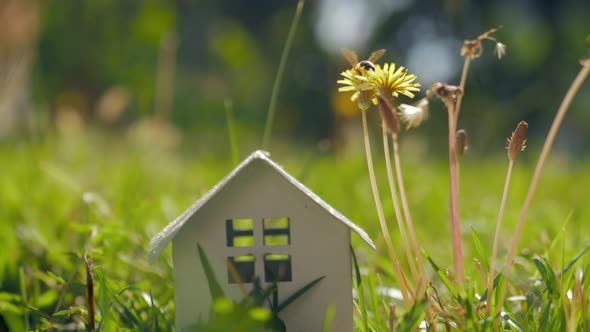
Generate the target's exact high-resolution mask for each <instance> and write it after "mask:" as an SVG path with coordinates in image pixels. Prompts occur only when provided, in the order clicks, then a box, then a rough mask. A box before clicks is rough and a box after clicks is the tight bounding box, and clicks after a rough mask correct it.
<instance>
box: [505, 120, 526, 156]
mask: <svg viewBox="0 0 590 332" xmlns="http://www.w3.org/2000/svg"><path fill="white" fill-rule="evenodd" d="M528 128H529V124H528V123H526V122H525V121H520V123H519V124H518V126H516V129H515V130H514V131H513V132H512V136H510V137H509V138H508V139H507V140H506V149H507V150H508V159H510V160H516V158H518V155H519V154H520V152H522V151H524V149H525V148H526V132H527V129H528Z"/></svg>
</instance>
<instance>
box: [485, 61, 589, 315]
mask: <svg viewBox="0 0 590 332" xmlns="http://www.w3.org/2000/svg"><path fill="white" fill-rule="evenodd" d="M588 74H590V59H585V60H584V61H583V62H582V69H580V72H579V73H578V75H577V76H576V78H575V79H574V81H573V82H572V85H571V86H570V87H569V89H568V90H567V92H566V94H565V97H564V98H563V101H562V102H561V105H560V106H559V109H558V110H557V114H556V115H555V118H554V119H553V123H552V124H551V128H550V129H549V133H548V134H547V138H546V139H545V144H543V149H542V150H541V154H540V156H539V160H538V161H537V165H536V166H535V171H534V173H533V178H532V180H531V183H530V185H529V189H528V191H527V195H526V198H525V200H524V203H523V205H522V208H521V210H520V215H519V217H518V224H517V225H516V229H515V231H514V236H513V238H512V243H511V244H510V249H509V251H508V257H507V258H506V264H505V265H504V276H505V279H506V281H505V282H504V285H503V286H502V289H501V292H500V300H499V301H498V306H497V308H496V313H497V314H499V313H500V311H501V310H502V307H503V306H504V297H505V296H506V290H507V288H508V280H509V278H510V271H511V269H512V263H513V261H514V256H515V255H516V249H517V247H518V241H519V239H520V234H521V232H522V228H523V226H524V222H525V221H526V217H527V214H528V211H529V207H530V205H531V202H532V200H533V196H534V195H535V192H536V190H537V185H538V183H539V179H540V177H541V173H542V171H543V166H544V165H545V161H546V160H547V157H548V156H549V152H551V148H552V146H553V142H554V141H555V137H556V136H557V133H558V131H559V127H560V126H561V122H562V121H563V118H564V117H565V115H566V113H567V110H568V109H569V107H570V105H571V104H572V101H573V100H574V97H575V96H576V94H577V93H578V91H579V90H580V88H581V86H582V84H583V83H584V81H585V80H586V78H587V77H588Z"/></svg>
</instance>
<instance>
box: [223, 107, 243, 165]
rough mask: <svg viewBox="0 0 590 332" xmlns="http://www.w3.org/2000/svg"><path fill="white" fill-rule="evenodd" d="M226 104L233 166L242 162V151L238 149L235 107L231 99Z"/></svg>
mask: <svg viewBox="0 0 590 332" xmlns="http://www.w3.org/2000/svg"><path fill="white" fill-rule="evenodd" d="M223 105H224V106H225V119H226V121H227V134H228V136H229V148H230V153H231V162H232V166H233V167H236V166H238V163H239V162H240V153H239V151H238V141H237V137H236V136H237V135H236V125H235V124H236V121H235V117H234V108H233V104H232V102H231V100H230V99H226V100H225V102H224V103H223Z"/></svg>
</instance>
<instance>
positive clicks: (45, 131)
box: [0, 0, 590, 331]
mask: <svg viewBox="0 0 590 332" xmlns="http://www.w3.org/2000/svg"><path fill="white" fill-rule="evenodd" d="M295 6H296V1H295V0H291V1H238V0H225V1H189V0H176V1H156V0H146V1H139V0H137V1H117V0H101V1H80V0H62V1H49V0H45V1H41V0H0V165H1V166H0V170H1V171H0V243H2V249H3V250H2V252H0V295H2V296H0V331H4V330H14V331H21V330H24V329H25V327H26V326H25V325H26V324H27V323H29V324H30V326H31V327H39V326H42V325H43V320H42V318H43V317H44V316H43V314H42V313H45V314H48V315H52V314H54V313H56V312H58V310H59V309H62V308H68V307H75V306H79V307H81V308H83V307H84V289H85V279H84V274H83V267H82V263H81V262H82V256H83V254H84V253H85V252H87V251H88V252H89V254H90V256H91V257H93V258H94V260H95V266H96V267H97V268H96V270H97V276H98V277H97V278H98V279H99V280H101V282H102V280H105V279H106V280H108V282H109V284H108V286H109V287H108V288H109V289H110V290H112V291H113V292H114V293H115V294H116V293H117V292H118V291H120V290H121V289H127V288H126V287H128V286H131V288H130V290H129V292H126V293H125V294H124V298H123V296H121V297H122V299H121V300H120V301H122V302H121V303H123V304H121V305H119V306H114V307H113V309H112V313H115V312H116V311H117V310H123V309H121V308H124V307H125V306H128V307H133V308H135V309H137V308H139V309H137V311H138V312H139V313H138V315H141V314H145V312H144V311H148V310H151V309H146V308H144V307H143V306H142V305H144V304H145V303H144V302H145V301H146V300H145V299H146V298H147V299H150V298H151V296H152V294H153V297H154V298H155V299H156V301H157V302H159V305H160V307H161V309H162V317H164V320H162V321H161V322H166V324H169V325H170V326H172V325H173V313H174V307H173V288H172V287H170V285H171V284H172V283H173V280H172V278H173V276H172V270H171V269H172V268H171V260H170V256H169V254H166V255H164V258H162V259H160V260H159V261H158V262H157V263H156V264H155V265H154V266H149V265H148V264H147V254H146V251H147V246H148V243H149V240H150V238H151V237H152V236H153V235H155V234H156V233H157V232H158V231H159V230H161V229H162V228H163V227H164V226H165V225H166V224H167V223H168V222H169V221H170V220H173V219H174V218H175V217H176V216H178V215H179V214H180V213H181V212H182V211H183V210H184V209H185V208H186V207H187V206H189V205H190V204H191V203H192V202H194V201H195V200H196V199H198V198H199V197H200V196H201V195H202V194H203V193H205V192H206V191H207V190H208V189H209V188H211V186H213V185H214V184H215V183H216V182H217V181H219V179H220V178H222V177H223V176H224V175H225V174H227V172H228V171H229V170H230V169H231V167H232V166H233V162H232V161H231V153H230V144H229V138H228V128H227V119H226V112H225V107H224V105H225V104H226V101H231V103H232V105H233V114H234V116H235V125H236V136H237V141H238V148H239V152H240V157H242V158H243V157H245V156H246V155H248V154H249V153H250V152H252V151H253V150H255V149H259V148H260V147H261V142H262V133H263V126H264V122H265V120H266V115H267V109H268V104H269V99H270V94H271V89H272V85H273V81H274V77H275V73H276V70H277V67H278V62H279V59H280V56H281V52H282V49H283V46H284V43H285V40H286V38H287V34H288V31H289V27H290V24H291V20H292V18H293V15H294V12H295ZM589 14H590V2H588V1H581V0H580V1H573V0H572V1H533V0H529V1H525V0H521V1H508V0H504V1H461V0H444V1H417V0H399V1H386V0H368V1H361V0H315V1H307V2H306V3H305V7H304V9H303V15H302V17H301V21H300V23H299V28H298V30H297V32H296V35H295V39H294V44H293V46H292V49H291V53H290V56H289V58H288V62H287V67H286V71H285V73H284V77H283V82H282V88H281V90H280V92H279V99H278V107H277V116H276V121H275V126H274V130H273V138H272V142H271V144H270V148H269V150H270V151H271V152H272V157H273V159H274V160H276V161H278V162H279V163H280V164H281V165H284V167H285V169H286V170H287V171H288V172H290V173H291V174H293V175H294V176H295V177H297V178H298V179H300V180H301V181H302V182H303V183H305V184H306V185H308V186H309V187H310V188H311V189H312V190H314V192H316V193H317V194H318V195H319V196H321V197H322V198H324V199H325V200H326V201H328V202H330V204H332V205H333V206H334V207H335V208H337V209H338V210H340V211H341V212H342V213H343V214H344V215H346V216H348V217H349V218H350V219H351V220H354V221H355V222H357V223H359V225H361V226H362V227H363V228H364V229H366V230H367V232H368V233H369V234H370V236H371V237H372V238H374V239H375V240H376V241H377V242H378V243H380V242H379V241H380V240H379V232H380V230H379V226H378V223H377V216H376V212H375V210H374V208H373V202H372V197H371V194H370V187H369V182H368V176H367V171H366V162H365V160H364V152H363V151H362V138H361V131H360V119H359V117H360V116H359V114H358V113H357V111H356V110H355V105H354V104H353V103H350V102H349V100H348V98H349V96H348V95H346V94H339V93H338V92H337V88H338V87H337V84H336V80H338V79H339V74H340V72H341V71H343V70H345V69H347V68H348V66H349V65H348V64H347V63H346V62H345V61H344V60H343V59H342V58H341V56H340V54H339V50H340V48H342V47H347V48H351V49H354V50H356V51H357V52H358V53H359V55H361V56H366V55H368V54H369V53H370V52H371V51H373V50H375V49H379V48H386V49H387V50H388V52H387V54H386V55H385V56H384V58H383V60H382V61H387V62H396V63H397V64H399V65H403V66H406V67H407V68H408V69H409V70H410V72H412V73H414V74H416V75H417V76H418V81H420V82H421V83H422V86H423V87H424V89H425V88H426V87H428V86H429V85H430V84H431V83H433V82H437V81H442V82H447V83H450V84H458V83H459V78H460V74H461V70H462V66H463V59H462V57H461V56H460V55H459V51H460V49H461V45H462V42H463V40H464V39H473V38H475V37H477V36H478V35H479V34H480V33H482V32H484V31H486V30H488V29H490V28H493V27H496V26H499V25H502V26H503V28H502V30H500V31H499V32H498V33H497V34H496V35H495V37H496V38H497V39H498V40H499V41H501V42H503V43H505V44H506V45H507V55H506V57H505V58H503V59H502V60H498V59H497V58H495V57H494V55H493V49H494V44H493V43H487V42H484V54H483V56H482V57H481V58H478V59H476V60H475V61H473V62H472V65H471V70H470V73H469V77H468V80H467V86H466V95H465V98H464V102H463V107H462V111H461V119H460V121H459V127H460V128H465V129H467V131H468V133H469V141H470V149H469V151H468V154H467V155H466V156H465V157H464V158H463V159H462V163H461V179H462V182H461V196H462V197H461V209H462V210H461V217H462V222H463V224H462V227H463V228H462V235H463V241H464V243H465V251H466V255H465V256H466V262H467V261H469V262H471V258H472V257H473V252H474V250H473V248H472V245H471V243H472V240H471V227H473V228H474V229H475V230H476V231H477V232H478V233H479V234H480V237H481V239H482V242H483V243H484V246H485V247H486V248H488V251H489V248H490V247H491V241H492V238H493V231H494V227H495V224H494V222H495V220H496V218H497V210H498V206H499V200H500V193H501V190H502V184H503V176H504V172H505V163H506V157H505V155H504V153H505V149H504V144H505V139H506V137H507V136H508V135H509V134H510V132H511V131H512V130H513V129H514V127H515V126H516V124H517V123H518V122H519V121H520V120H526V121H528V122H529V141H528V145H529V148H528V149H527V150H526V151H525V152H524V153H523V154H522V157H521V159H519V161H518V163H517V168H516V169H515V174H514V179H513V184H512V192H511V196H510V197H509V202H508V207H507V212H506V221H505V224H504V225H505V227H503V230H502V236H503V241H502V242H503V248H501V249H500V255H501V256H502V257H503V256H504V255H505V249H506V248H505V247H506V246H507V243H508V242H509V240H508V238H509V237H510V236H511V235H512V232H513V229H514V225H515V223H516V219H517V218H516V217H517V215H518V211H519V207H520V203H521V202H522V199H523V198H524V195H525V193H526V189H527V186H528V181H529V179H530V175H531V173H532V172H531V170H532V167H533V165H534V162H535V160H536V157H537V155H538V151H539V150H540V147H541V145H542V142H543V140H544V138H545V135H546V132H547V130H548V128H549V126H550V123H551V120H552V118H553V116H554V114H555V111H556V109H557V107H558V106H559V103H560V102H561V99H562V98H563V95H564V94H565V91H566V90H567V88H568V86H569V84H570V82H571V81H572V80H573V78H574V76H575V75H576V73H577V71H578V70H579V67H580V65H579V64H578V59H580V58H581V57H583V56H588V53H587V52H588V51H587V49H588V46H589V44H590V40H589V39H588V34H589V33H590V20H589V17H590V16H589ZM400 102H410V100H408V99H407V98H405V97H401V98H400ZM589 110H590V84H588V83H586V84H585V85H584V86H583V87H582V89H581V90H580V93H579V94H578V95H577V96H576V98H575V100H574V103H573V104H572V107H571V110H570V112H569V113H568V115H567V117H566V119H565V122H564V124H563V126H562V129H561V131H560V134H559V136H558V139H557V142H556V146H555V151H554V152H553V153H552V155H551V157H550V161H549V164H548V167H547V170H546V174H545V176H544V177H543V180H542V181H541V183H540V186H539V188H540V191H539V193H538V194H537V196H536V197H535V200H534V202H533V206H532V210H531V214H530V218H529V219H530V220H529V221H528V224H527V225H526V227H525V231H524V236H523V240H522V244H521V246H520V248H521V249H523V252H524V253H525V254H527V253H531V252H532V253H548V254H549V258H550V259H551V260H552V261H559V259H560V257H561V256H560V254H564V253H565V254H564V255H566V256H567V257H572V255H573V253H577V252H578V251H579V250H580V248H582V247H583V245H584V244H585V243H586V242H587V239H588V237H589V236H590V233H589V232H590V230H589V229H587V227H584V225H585V222H586V220H587V218H588V216H590V206H589V205H588V203H587V197H588V190H587V184H588V183H590V178H589V176H590V175H589V174H588V172H587V170H588V166H589V163H588V160H587V159H588V151H590V143H589V142H590V112H588V111H589ZM371 116H372V118H370V120H371V124H372V126H373V127H372V128H371V129H372V130H373V133H375V137H374V140H373V142H374V150H375V152H376V154H375V160H376V162H377V164H376V165H377V176H378V178H379V181H380V185H381V191H382V197H383V200H384V202H385V203H384V206H385V213H386V215H387V216H388V218H389V217H391V218H393V217H392V216H393V211H392V207H391V204H390V203H389V201H388V196H387V193H388V191H387V188H386V184H385V182H386V181H385V170H384V165H383V158H382V155H380V154H379V152H378V151H380V150H381V146H380V142H379V140H378V137H377V136H378V135H377V134H379V133H380V131H381V129H380V128H379V118H378V112H372V114H371ZM446 133H447V119H446V113H445V111H444V110H443V107H442V105H441V104H440V103H438V102H433V104H432V107H431V116H430V119H429V121H427V122H426V123H425V124H424V125H423V126H422V127H420V128H418V129H416V130H412V131H410V132H407V133H403V134H402V136H401V152H402V160H403V164H404V172H405V173H404V175H405V177H406V181H407V182H406V188H407V190H408V198H409V201H410V206H411V209H412V213H413V215H414V220H416V224H417V235H418V238H419V239H420V241H421V246H423V248H424V249H425V250H426V251H427V252H428V253H430V254H432V255H435V256H436V257H435V258H436V259H437V262H440V264H441V265H442V266H451V265H452V259H451V256H452V255H451V250H450V234H449V229H448V211H447V209H448V187H447V186H448V178H447V176H448V164H447V162H446V159H447V154H448V152H447V145H446V142H445V141H446V137H447V134H446ZM568 216H569V217H568ZM570 217H571V218H570ZM566 221H569V222H570V223H569V224H568V225H567V226H563V225H564V224H565V223H566ZM562 227H563V229H562ZM390 229H391V230H392V232H393V233H394V235H393V236H394V239H395V241H396V243H397V241H398V239H399V236H398V235H397V232H395V231H393V230H394V229H395V227H394V226H393V225H391V226H390ZM560 230H561V233H560ZM568 231H569V232H568ZM566 233H567V236H564V234H566ZM556 238H557V239H558V240H559V239H561V240H563V243H562V244H563V247H562V248H559V250H557V249H555V250H557V251H560V250H561V249H563V251H560V252H559V253H557V254H555V252H552V251H551V250H554V249H553V247H554V246H553V244H554V242H551V241H552V240H553V239H556ZM565 239H567V245H566V241H565ZM354 241H355V243H354V244H355V245H356V244H357V243H358V242H357V241H358V239H354ZM355 247H356V246H355ZM556 247H559V246H556ZM355 250H357V252H358V253H359V254H360V257H361V261H362V263H363V264H365V265H366V264H368V263H367V262H368V261H369V260H370V259H372V253H371V252H369V251H368V250H367V248H365V247H363V246H359V247H356V248H355ZM555 250H554V251H555ZM561 259H562V260H563V257H561ZM380 264H381V265H382V266H383V268H384V269H385V271H386V272H385V273H384V274H383V283H384V284H385V285H387V286H392V285H393V283H392V280H391V279H390V278H389V275H388V274H387V269H386V266H388V262H387V259H386V258H384V259H382V260H381V262H380ZM466 264H467V265H466V266H467V269H468V270H470V272H471V275H472V276H473V275H477V272H476V268H475V266H474V265H473V264H469V263H466ZM430 272H432V271H430ZM527 275H528V274H523V276H527ZM523 278H524V277H523ZM63 280H66V281H68V282H71V285H69V286H63V284H64V283H65V282H63ZM111 283H112V284H111ZM393 286H394V285H393ZM23 287H24V289H25V290H27V291H28V292H29V295H30V296H29V298H28V299H27V298H26V296H25V299H24V300H23V298H21V297H18V296H21V295H19V294H20V293H21V291H22V289H23ZM100 288H101V289H105V288H107V287H103V285H101V286H100ZM128 293H129V294H128ZM7 294H8V295H10V296H7ZM15 294H16V295H15ZM103 298H104V297H103ZM112 298H114V297H112ZM27 301H28V302H27ZM23 304H26V305H29V306H30V307H34V308H38V309H39V311H40V312H42V313H39V312H34V311H30V307H29V308H28V309H26V310H25V309H23V308H24V305H23ZM140 304H141V305H140ZM136 305H137V306H136ZM142 310H144V311H142ZM105 311H108V310H105ZM121 312H122V311H121ZM105 315H106V314H105ZM115 316H116V314H115ZM119 316H121V317H123V316H124V315H123V314H120V315H119ZM119 316H117V317H119ZM23 317H24V320H23V319H22V318H23ZM76 317H78V316H76V315H73V318H72V319H71V320H73V321H75V320H76V319H77V318H76ZM80 317H84V315H80ZM78 318H79V317H78ZM53 319H54V320H56V321H59V322H60V323H61V322H62V320H63V321H64V322H67V323H70V317H69V316H68V317H67V318H66V317H63V318H55V317H54V318H53ZM78 323H79V320H78ZM113 324H116V326H117V327H119V328H122V327H127V328H132V329H133V328H135V329H137V326H134V325H126V323H125V322H124V319H122V318H120V319H119V320H116V322H115V323H113ZM164 330H166V328H164Z"/></svg>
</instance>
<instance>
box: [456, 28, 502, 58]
mask: <svg viewBox="0 0 590 332" xmlns="http://www.w3.org/2000/svg"><path fill="white" fill-rule="evenodd" d="M501 28H502V26H499V27H497V28H494V29H490V30H488V31H486V32H484V33H482V34H481V35H479V36H478V37H477V38H476V39H472V40H465V41H463V47H461V56H465V57H467V56H468V57H470V58H471V59H475V58H479V57H480V56H481V54H482V53H483V45H482V43H481V42H482V41H483V40H484V39H489V40H492V41H494V42H496V43H497V41H496V39H495V38H494V37H492V34H494V33H495V32H496V31H498V30H500V29H501ZM502 45H503V44H502ZM499 58H501V56H499Z"/></svg>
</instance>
